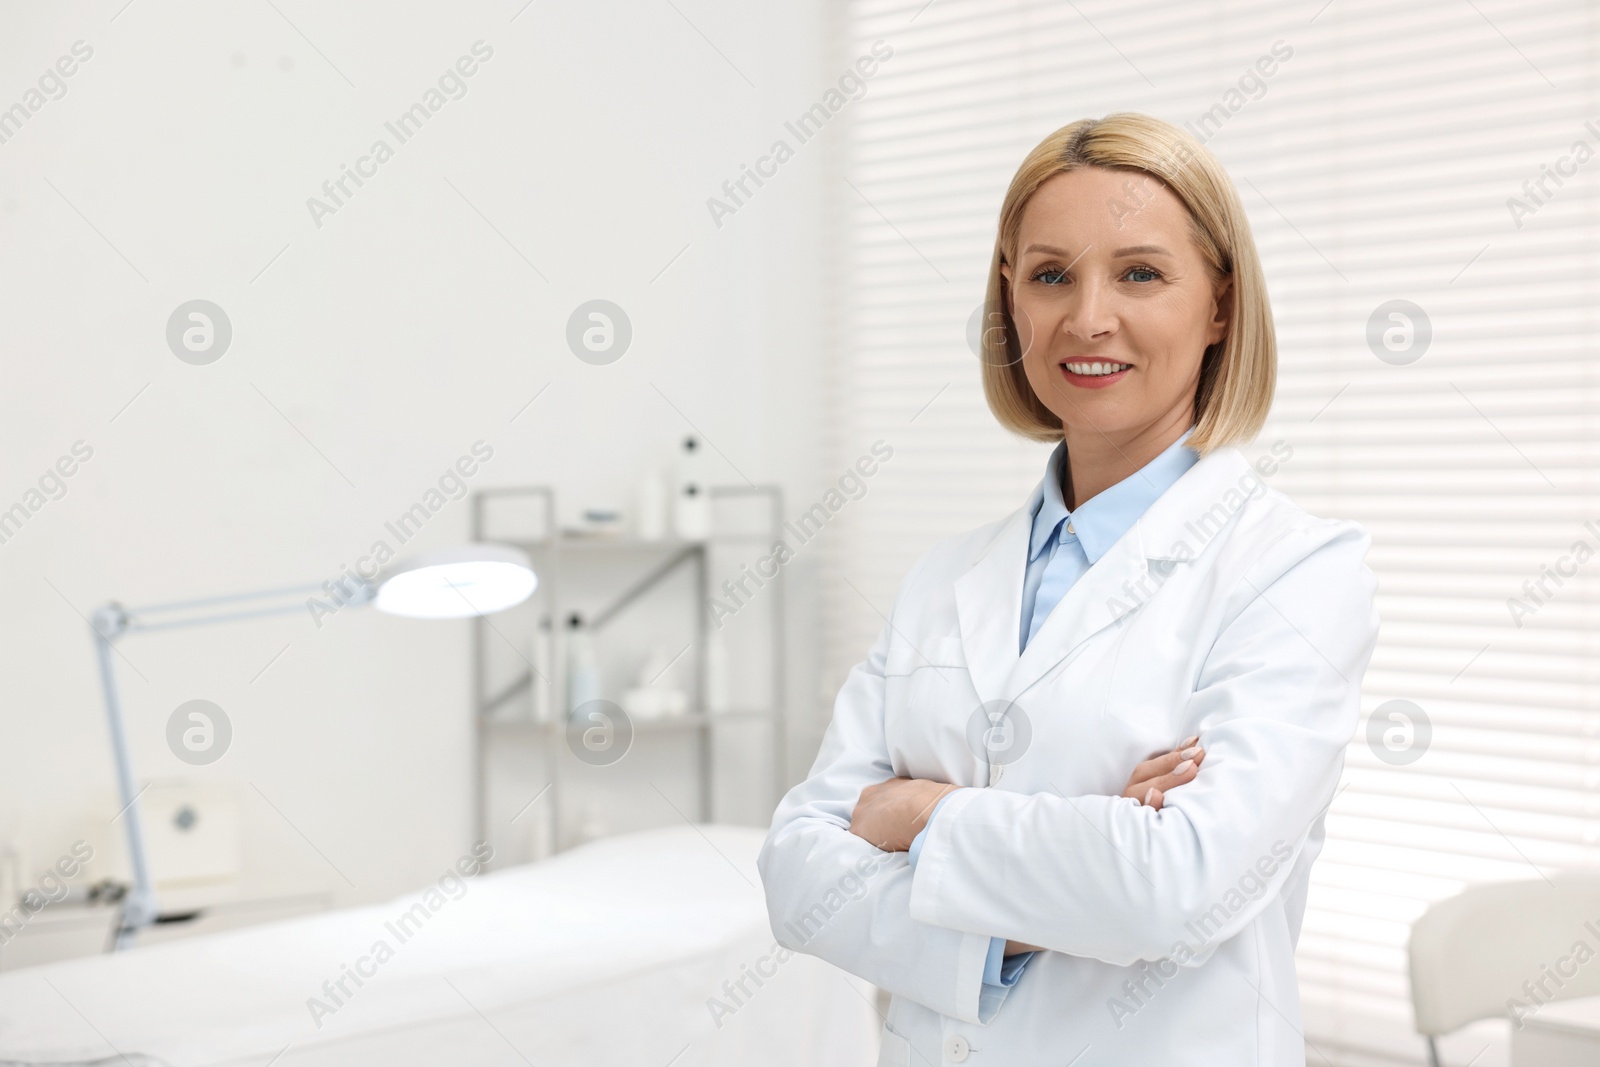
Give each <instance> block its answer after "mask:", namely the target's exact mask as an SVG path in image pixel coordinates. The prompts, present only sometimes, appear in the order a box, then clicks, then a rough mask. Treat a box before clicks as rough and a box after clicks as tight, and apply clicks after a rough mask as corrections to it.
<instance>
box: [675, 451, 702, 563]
mask: <svg viewBox="0 0 1600 1067" xmlns="http://www.w3.org/2000/svg"><path fill="white" fill-rule="evenodd" d="M705 468H706V457H705V449H704V448H703V447H701V444H700V439H699V438H698V437H695V436H694V435H693V434H690V435H688V436H687V437H685V438H684V439H683V446H682V447H681V448H680V449H679V451H678V465H677V469H676V472H675V473H676V483H677V485H676V491H675V492H674V494H673V500H672V532H673V533H674V534H676V535H677V536H679V537H681V538H683V539H684V540H685V541H704V540H705V539H706V538H708V537H710V536H711V494H710V493H709V492H708V491H707V489H706V470H705Z"/></svg>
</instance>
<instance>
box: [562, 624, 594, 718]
mask: <svg viewBox="0 0 1600 1067" xmlns="http://www.w3.org/2000/svg"><path fill="white" fill-rule="evenodd" d="M599 699H600V667H599V662H598V660H597V658H596V656H595V651H594V635H593V634H591V633H590V632H589V631H588V630H587V629H585V628H584V625H583V619H582V617H581V616H578V615H571V616H569V617H568V618H567V716H568V717H569V718H570V717H571V715H572V712H573V711H574V710H575V709H577V708H579V707H581V706H582V705H584V704H587V703H588V702H589V701H591V700H599Z"/></svg>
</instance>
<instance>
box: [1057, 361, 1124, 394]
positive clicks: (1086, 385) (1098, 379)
mask: <svg viewBox="0 0 1600 1067" xmlns="http://www.w3.org/2000/svg"><path fill="white" fill-rule="evenodd" d="M1132 369H1133V368H1132V367H1131V366H1130V367H1126V368H1125V369H1123V370H1119V371H1113V372H1112V373H1110V374H1074V373H1073V372H1072V371H1070V370H1068V369H1067V365H1066V364H1065V363H1063V364H1061V376H1062V377H1063V378H1065V379H1066V380H1067V382H1068V383H1069V384H1071V385H1076V386H1078V387H1079V388H1080V389H1104V388H1106V387H1107V386H1112V385H1115V384H1117V383H1118V382H1120V381H1121V380H1122V379H1123V378H1124V377H1126V376H1127V373H1128V371H1129V370H1132Z"/></svg>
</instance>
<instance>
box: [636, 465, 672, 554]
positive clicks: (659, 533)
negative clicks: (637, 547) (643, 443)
mask: <svg viewBox="0 0 1600 1067" xmlns="http://www.w3.org/2000/svg"><path fill="white" fill-rule="evenodd" d="M638 511H639V513H638V515H637V516H636V517H635V519H634V534H635V536H637V537H638V538H639V539H640V540H641V541H660V540H661V539H662V538H664V537H666V536H667V480H666V479H665V478H663V477H662V476H661V475H660V474H654V473H652V474H647V475H645V478H644V480H643V481H641V482H640V483H639V508H638Z"/></svg>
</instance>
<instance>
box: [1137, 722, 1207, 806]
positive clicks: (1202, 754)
mask: <svg viewBox="0 0 1600 1067" xmlns="http://www.w3.org/2000/svg"><path fill="white" fill-rule="evenodd" d="M1205 758H1206V750H1205V749H1203V748H1201V747H1200V738H1199V736H1198V735H1196V736H1194V737H1191V738H1189V739H1188V740H1187V741H1185V742H1183V743H1182V744H1181V745H1179V746H1178V747H1177V748H1175V749H1173V750H1172V751H1171V752H1166V753H1163V754H1161V755H1159V756H1155V757H1153V758H1151V759H1147V760H1145V761H1144V762H1143V763H1141V764H1139V766H1137V767H1135V768H1134V769H1133V774H1132V775H1131V776H1130V777H1129V778H1128V787H1127V788H1126V789H1124V790H1123V791H1122V795H1123V796H1125V797H1132V798H1133V799H1135V800H1137V801H1138V802H1139V803H1141V804H1145V805H1148V806H1149V807H1152V808H1155V809H1156V810H1157V811H1160V810H1161V802H1162V798H1163V796H1164V795H1165V794H1166V791H1167V790H1169V789H1172V788H1174V787H1175V786H1180V785H1183V784H1184V783H1186V782H1192V781H1194V776H1195V775H1196V774H1198V773H1200V761H1201V760H1203V759H1205Z"/></svg>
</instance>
